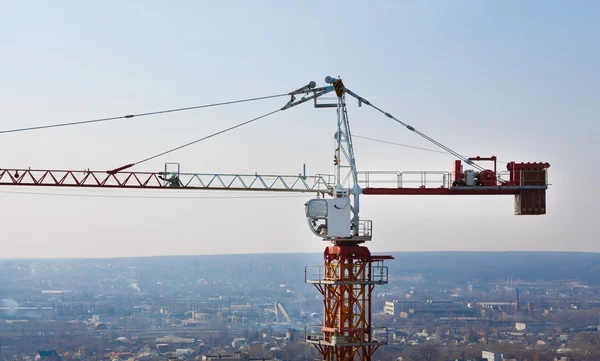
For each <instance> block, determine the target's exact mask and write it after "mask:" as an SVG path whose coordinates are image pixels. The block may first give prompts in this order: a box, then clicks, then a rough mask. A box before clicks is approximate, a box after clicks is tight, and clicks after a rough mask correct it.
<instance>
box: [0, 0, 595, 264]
mask: <svg viewBox="0 0 600 361" xmlns="http://www.w3.org/2000/svg"><path fill="white" fill-rule="evenodd" d="M599 18H600V3H598V2H595V1H577V2H573V1H559V2H557V1H527V2H526V1H439V2H434V1H370V2H367V1H362V2H318V1H308V2H292V1H265V2H258V1H219V2H215V1H211V2H208V1H206V2H204V1H178V2H173V1H170V2H166V1H165V2H158V1H127V2H125V1H102V2H101V1H96V2H91V1H87V2H82V1H59V2H43V1H30V2H22V1H10V2H9V1H0V55H1V57H0V62H1V63H0V65H1V66H0V79H1V81H2V85H3V86H2V87H0V99H2V101H0V129H9V128H14V127H21V126H29V125H38V124H50V123H56V122H64V121H74V120H82V119H88V118H95V117H104V116H113V115H124V114H128V113H137V112H145V111H151V110H158V109H164V108H172V107H179V106H191V105H197V104H204V103H210V102H215V101H224V100H233V99H239V98H245V97H253V96H261V95H270V94H277V93H284V92H288V91H291V90H294V89H296V88H297V87H299V86H301V85H303V84H306V83H307V82H308V81H310V80H315V81H316V82H317V83H318V84H322V83H323V78H324V77H325V76H326V75H332V76H338V75H340V76H342V77H343V78H344V81H345V83H346V85H347V86H348V88H350V89H353V90H354V91H356V92H358V93H359V94H361V95H363V96H364V97H366V98H367V99H369V100H370V101H372V102H373V103H374V104H376V105H378V106H380V107H382V108H383V109H385V110H387V111H389V112H391V113H392V114H394V115H395V116H397V117H399V118H401V119H403V120H406V121H407V122H408V123H410V124H412V125H413V126H415V127H417V128H418V129H420V130H422V131H423V132H425V133H427V134H429V135H431V136H433V137H434V138H436V139H438V140H440V141H441V142H443V143H445V144H447V145H449V146H451V147H452V148H455V149H457V150H459V151H461V152H464V153H466V154H470V155H482V156H487V155H492V154H493V155H496V156H498V157H499V158H500V159H502V160H516V161H547V162H550V163H551V164H552V167H551V168H550V180H551V182H552V183H553V185H552V187H551V188H550V190H549V192H548V214H547V215H546V216H542V217H516V216H513V199H512V197H511V196H502V197H497V196H496V197H491V196H490V197H478V198H471V197H430V198H426V197H381V198H379V197H376V198H369V197H367V196H364V197H363V200H362V216H363V218H365V219H372V220H373V221H374V227H375V230H374V235H375V238H374V240H373V242H372V243H371V244H370V245H369V246H370V248H371V249H373V250H375V251H427V250H556V251H594V252H598V251H600V245H599V243H598V242H597V241H598V236H597V232H596V227H595V224H594V222H596V219H597V215H596V214H597V211H596V209H597V203H598V201H600V196H599V193H600V192H598V190H597V189H598V185H597V182H598V180H599V179H600V172H599V171H598V165H597V164H596V162H597V158H598V155H599V154H600V152H599V151H598V148H597V143H598V141H599V140H600V137H599V133H600V132H599V130H600V126H599V125H598V114H600V102H599V101H598V99H599V94H600V75H599V74H600V71H599V70H600V66H599V65H598V64H600V45H599V44H600V42H599V41H598V39H599V36H600V23H599V21H598V19H599ZM286 101H287V100H286V99H275V100H269V101H263V102H259V103H253V104H245V105H235V106H230V107H224V108H213V109H206V110H199V111H194V112H187V113H180V114H170V115H162V116H156V117H148V118H139V119H135V118H134V119H130V120H127V121H119V122H115V123H104V124H96V125H88V126H81V127H72V128H68V129H67V128H62V129H55V130H46V131H39V132H29V133H19V134H10V135H2V136H0V167H33V168H74V169H81V168H93V169H111V168H115V167H118V166H121V165H124V164H127V163H129V162H131V161H135V160H138V159H140V158H144V157H145V156H148V155H152V154H154V153H157V152H159V151H162V150H164V149H167V148H170V147H172V146H175V145H178V144H180V143H183V142H187V141H190V140H193V139H196V138H198V137H201V136H204V135H207V134H209V133H211V132H213V131H215V130H218V129H221V128H224V127H226V126H229V125H233V124H236V123H239V122H241V121H244V120H247V119H250V118H252V117H254V116H257V115H260V114H263V113H266V112H268V111H271V110H274V109H277V108H279V107H281V106H282V105H283V104H285V102H286ZM349 112H350V120H351V124H352V129H353V132H354V133H355V134H359V135H362V136H368V137H373V138H378V139H383V140H387V141H392V142H400V143H405V144H412V145H416V146H423V147H430V145H429V144H427V143H425V142H424V141H422V140H421V139H419V138H417V137H416V136H415V135H414V134H411V133H409V132H407V131H406V130H404V129H402V128H401V127H399V126H398V125H397V124H395V123H393V122H390V120H389V119H387V118H385V117H384V116H381V115H380V114H378V113H376V112H374V111H373V110H372V109H369V108H367V107H363V108H357V107H356V104H354V103H352V104H351V106H350V107H349ZM334 131H335V114H334V112H333V111H332V110H321V109H314V108H312V107H311V106H310V105H306V106H304V107H299V108H297V109H293V110H289V111H286V112H283V113H279V114H277V115H275V116H274V117H271V118H267V119H265V120H263V121H260V122H258V123H256V124H253V125H250V126H248V127H245V128H241V129H238V130H236V131H235V132H231V133H228V134H226V135H223V136H221V137H218V138H214V139H211V140H209V141H207V142H204V143H201V144H198V145H196V146H194V147H191V148H187V149H185V150H182V151H180V152H178V153H174V154H171V155H168V156H165V157H163V158H160V159H157V160H156V161H152V162H149V163H147V164H145V165H142V166H139V167H138V168H136V170H149V171H156V170H160V169H161V168H162V165H163V163H164V162H168V161H176V162H179V163H181V165H182V167H183V170H184V171H189V172H207V173H209V172H229V173H254V172H259V173H281V174H296V173H298V172H299V171H300V170H301V169H302V164H303V163H306V164H307V171H308V173H330V172H332V164H331V159H332V147H333V145H332V135H333V133H334ZM355 146H356V155H357V163H358V167H359V168H360V169H362V170H448V171H449V170H451V167H452V161H453V158H452V157H450V156H446V155H441V154H435V153H429V152H421V151H416V150H410V149H405V148H400V147H394V146H390V145H385V144H379V143H373V142H370V141H367V140H362V139H356V140H355ZM16 190H18V191H22V190H23V189H21V188H19V189H16ZM0 191H2V192H11V191H15V189H12V188H10V187H0ZM31 191H32V192H35V191H37V190H35V189H32V190H31ZM46 191H47V190H46ZM53 192H57V193H60V192H66V193H70V194H74V193H76V194H80V193H81V191H80V190H70V191H69V190H56V191H54V190H53ZM159 193H160V191H159ZM86 194H94V195H97V194H136V195H148V196H153V195H161V194H157V193H156V192H154V193H152V192H132V191H127V192H117V191H113V192H110V191H87V193H86ZM186 194H189V193H181V194H180V193H178V194H177V195H186ZM193 195H194V196H199V195H227V194H223V193H214V192H210V193H201V194H198V193H193ZM308 198H309V196H307V197H304V198H302V197H301V198H289V199H270V200H268V199H266V200H262V199H261V200H247V199H245V200H202V199H189V200H140V199H99V198H85V197H53V196H40V195H22V194H9V193H0V199H1V201H0V214H1V215H2V223H3V230H2V236H1V237H2V242H1V244H2V246H1V252H0V257H105V256H135V255H163V254H214V253H247V252H320V251H321V250H322V248H323V246H324V244H323V242H321V241H320V240H319V239H316V238H315V237H314V236H313V235H312V234H311V233H310V231H309V230H308V229H307V227H306V225H305V219H304V215H303V212H304V209H303V204H304V201H305V199H308Z"/></svg>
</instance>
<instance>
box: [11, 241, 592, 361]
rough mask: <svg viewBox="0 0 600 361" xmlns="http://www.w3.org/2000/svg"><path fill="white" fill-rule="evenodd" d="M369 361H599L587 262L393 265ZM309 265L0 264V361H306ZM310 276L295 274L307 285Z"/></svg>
mask: <svg viewBox="0 0 600 361" xmlns="http://www.w3.org/2000/svg"><path fill="white" fill-rule="evenodd" d="M392 255H393V256H394V257H395V260H390V261H389V262H388V266H389V283H388V285H385V286H381V287H378V288H377V289H376V293H375V299H374V300H373V324H374V325H375V326H376V327H377V329H376V330H373V336H374V337H375V338H377V339H378V340H382V341H383V342H384V343H387V344H386V345H385V346H381V347H380V348H379V350H378V351H377V352H376V353H375V354H374V356H373V360H382V361H383V360H389V361H393V360H398V361H406V360H428V361H431V360H482V359H487V360H488V361H492V360H493V361H498V360H517V361H521V360H528V361H533V360H561V361H567V360H600V344H599V342H600V337H599V334H598V326H599V322H600V254H593V253H552V252H546V253H544V252H429V253H393V254H392ZM321 262H322V256H321V255H320V254H253V255H221V256H179V257H175V256H173V257H150V258H120V259H73V260H70V259H64V260H2V261H0V360H21V361H33V360H36V361H40V360H49V361H59V360H64V361H71V360H73V361H75V360H81V361H84V360H111V361H121V360H123V361H125V360H127V361H138V360H139V361H154V360H167V359H170V360H214V359H220V360H230V359H231V360H252V359H260V360H262V359H271V360H282V361H284V360H285V361H287V360H290V361H291V360H314V359H316V358H319V356H320V354H319V353H318V352H317V351H316V350H315V348H314V347H313V346H312V345H310V344H307V343H306V342H305V339H306V337H307V336H308V337H310V336H311V335H312V334H315V333H318V332H319V330H320V328H319V327H320V325H321V323H322V317H323V300H322V297H321V295H320V294H319V292H318V291H317V290H316V289H315V287H314V286H313V285H310V284H307V283H305V266H312V265H318V264H320V263H321ZM308 270H309V269H307V272H309V271H308Z"/></svg>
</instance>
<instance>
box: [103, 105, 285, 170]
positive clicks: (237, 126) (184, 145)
mask: <svg viewBox="0 0 600 361" xmlns="http://www.w3.org/2000/svg"><path fill="white" fill-rule="evenodd" d="M286 95H287V94H286ZM281 110H282V109H277V110H274V111H272V112H269V113H267V114H263V115H261V116H258V117H256V118H252V119H250V120H247V121H245V122H243V123H239V124H236V125H234V126H231V127H229V128H225V129H223V130H220V131H218V132H216V133H212V134H210V135H207V136H205V137H202V138H200V139H196V140H194V141H191V142H189V143H185V144H182V145H180V146H177V147H175V148H171V149H169V150H166V151H164V152H161V153H158V154H155V155H153V156H150V157H148V158H144V159H142V160H139V161H137V162H134V163H130V164H127V165H124V166H122V167H119V168H115V169H113V170H109V171H106V173H108V174H116V173H119V172H120V171H122V170H125V169H127V168H131V167H133V166H134V165H138V164H140V163H144V162H147V161H149V160H152V159H154V158H158V157H160V156H163V155H165V154H169V153H171V152H174V151H176V150H179V149H182V148H185V147H189V146H190V145H193V144H196V143H199V142H202V141H203V140H207V139H209V138H212V137H215V136H217V135H219V134H223V133H226V132H228V131H230V130H234V129H236V128H239V127H242V126H244V125H247V124H250V123H252V122H255V121H257V120H259V119H262V118H266V117H268V116H269V115H272V114H275V113H277V112H279V111H281Z"/></svg>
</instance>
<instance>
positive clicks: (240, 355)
mask: <svg viewBox="0 0 600 361" xmlns="http://www.w3.org/2000/svg"><path fill="white" fill-rule="evenodd" d="M216 360H219V361H249V360H250V355H249V354H248V353H246V352H235V353H234V354H233V355H211V356H202V361H216ZM261 360H262V359H261ZM265 360H268V359H265Z"/></svg>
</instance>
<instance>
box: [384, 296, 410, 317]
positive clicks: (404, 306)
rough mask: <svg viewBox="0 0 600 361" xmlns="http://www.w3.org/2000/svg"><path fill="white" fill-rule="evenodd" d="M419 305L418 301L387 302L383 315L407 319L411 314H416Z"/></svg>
mask: <svg viewBox="0 0 600 361" xmlns="http://www.w3.org/2000/svg"><path fill="white" fill-rule="evenodd" d="M417 303H418V302H417V301H399V300H394V301H386V302H385V304H384V306H383V313H385V314H387V315H392V316H394V317H396V318H399V317H401V318H406V317H408V314H409V313H413V312H414V307H415V305H416V304H417Z"/></svg>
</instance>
